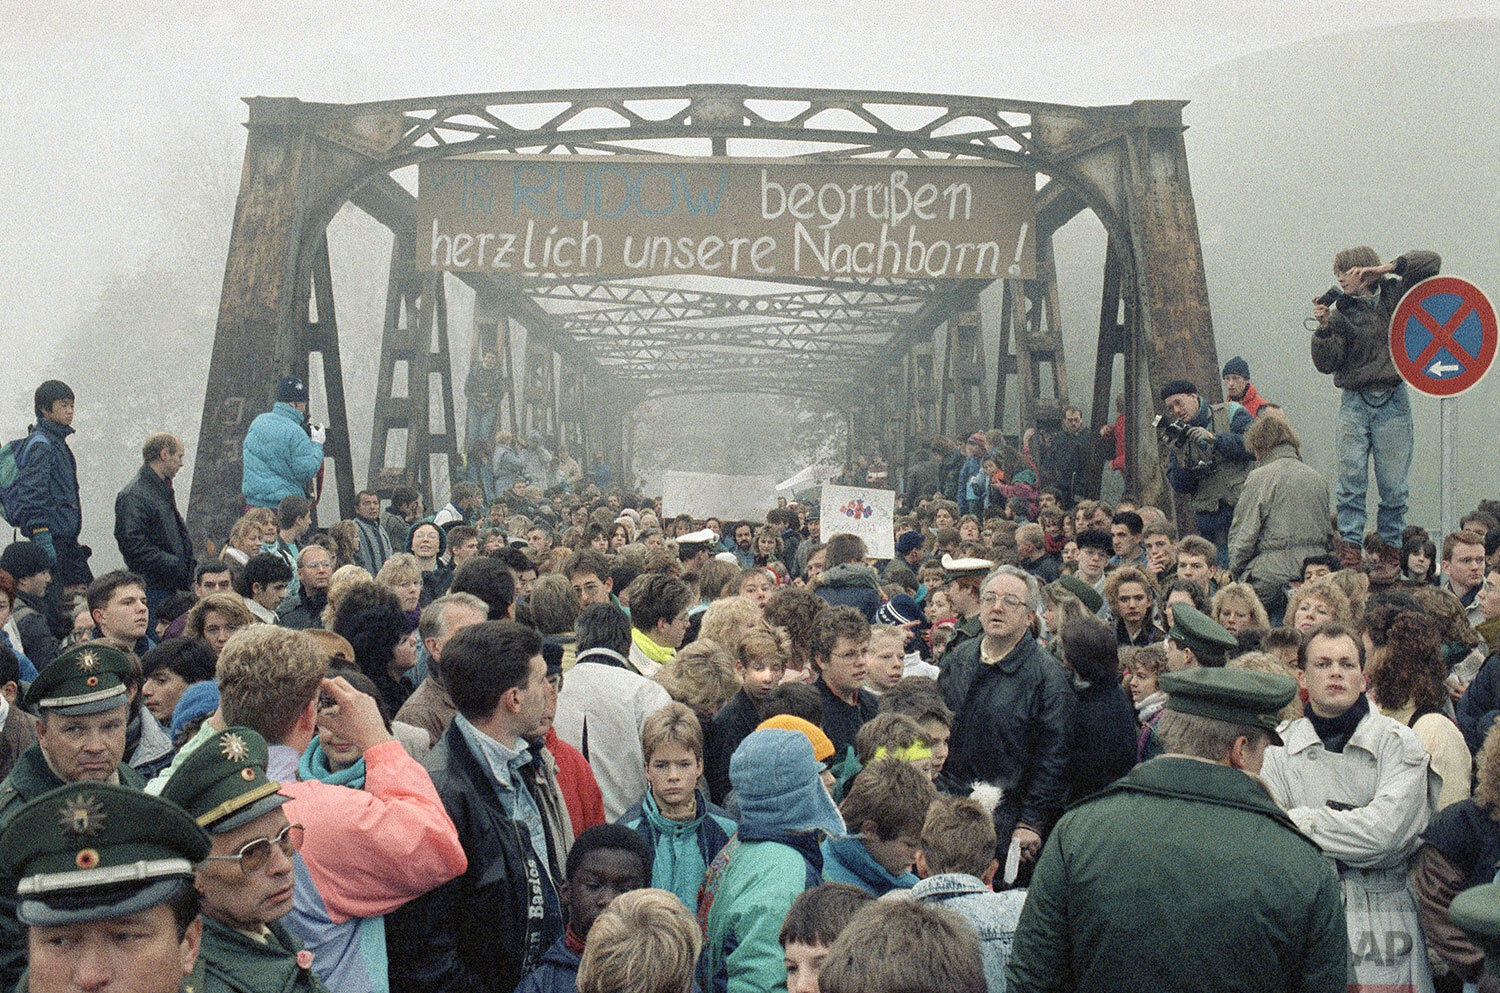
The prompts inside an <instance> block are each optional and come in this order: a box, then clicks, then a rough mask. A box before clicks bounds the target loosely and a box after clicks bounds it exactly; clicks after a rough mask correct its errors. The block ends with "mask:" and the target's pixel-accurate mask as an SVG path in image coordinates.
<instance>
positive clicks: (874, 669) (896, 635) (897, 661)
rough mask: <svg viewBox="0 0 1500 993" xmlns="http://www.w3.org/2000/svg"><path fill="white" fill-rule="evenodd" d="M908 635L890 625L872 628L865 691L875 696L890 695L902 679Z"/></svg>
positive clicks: (867, 651)
mask: <svg viewBox="0 0 1500 993" xmlns="http://www.w3.org/2000/svg"><path fill="white" fill-rule="evenodd" d="M905 646H906V634H905V632H903V631H902V630H901V629H900V628H898V627H892V626H891V625H889V624H876V625H873V626H872V627H871V628H870V644H869V647H868V648H866V649H865V689H867V690H869V691H870V692H871V693H874V694H877V695H879V694H883V693H888V692H890V690H891V687H893V686H895V685H896V683H897V682H899V681H900V679H901V673H902V669H903V668H904V667H905V663H906V652H905Z"/></svg>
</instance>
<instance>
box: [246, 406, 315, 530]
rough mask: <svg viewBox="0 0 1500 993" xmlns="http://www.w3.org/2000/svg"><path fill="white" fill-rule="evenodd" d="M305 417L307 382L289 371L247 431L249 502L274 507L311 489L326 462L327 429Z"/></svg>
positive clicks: (253, 505)
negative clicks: (308, 420)
mask: <svg viewBox="0 0 1500 993" xmlns="http://www.w3.org/2000/svg"><path fill="white" fill-rule="evenodd" d="M306 422H307V384H306V383H304V382H303V381H302V380H300V379H298V378H297V377H296V376H287V377H286V378H285V379H283V380H282V381H281V382H280V383H278V384H277V386H276V403H275V404H273V405H272V407H271V409H270V410H268V411H266V412H265V413H264V414H261V415H260V416H259V417H257V418H256V419H255V420H253V421H251V422H250V430H249V431H247V432H246V433H245V444H244V448H243V450H242V454H243V461H244V475H243V476H242V477H241V482H240V493H241V494H242V495H243V496H244V498H245V503H247V504H249V505H250V506H252V507H273V508H274V507H276V506H277V505H278V504H280V503H281V499H282V497H289V496H297V497H305V496H307V495H308V492H309V488H310V487H311V486H312V481H313V479H314V478H315V477H316V476H317V475H318V470H319V469H320V468H322V465H323V441H324V439H325V438H326V436H327V429H326V428H323V427H320V426H318V425H313V426H311V427H308V426H306Z"/></svg>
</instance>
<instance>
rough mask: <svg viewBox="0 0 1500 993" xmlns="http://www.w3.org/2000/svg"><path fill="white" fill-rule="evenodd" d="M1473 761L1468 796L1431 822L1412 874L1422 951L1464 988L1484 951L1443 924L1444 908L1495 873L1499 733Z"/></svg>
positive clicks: (1498, 860) (1499, 830)
mask: <svg viewBox="0 0 1500 993" xmlns="http://www.w3.org/2000/svg"><path fill="white" fill-rule="evenodd" d="M1478 760H1479V761H1478V770H1479V771H1478V774H1477V776H1476V777H1475V786H1474V795H1473V797H1472V798H1470V799H1467V800H1460V801H1459V802H1458V803H1455V804H1453V805H1452V806H1451V807H1445V808H1444V809H1443V810H1441V811H1439V812H1438V814H1437V815H1436V816H1435V817H1433V819H1432V823H1431V824H1429V825H1428V826H1427V832H1426V834H1424V835H1423V836H1422V840H1423V842H1424V844H1423V845H1422V848H1421V850H1420V851H1419V852H1418V853H1417V867H1416V870H1415V871H1414V872H1413V873H1412V886H1413V889H1414V890H1415V891H1416V895H1417V908H1418V910H1419V911H1420V913H1421V915H1422V931H1423V933H1424V934H1425V935H1426V936H1427V946H1428V947H1429V948H1431V949H1432V950H1433V951H1434V952H1436V953H1437V955H1438V957H1439V958H1441V959H1442V960H1443V962H1445V963H1446V964H1447V965H1448V967H1449V968H1450V969H1452V970H1453V971H1454V972H1456V973H1457V974H1458V975H1459V976H1461V977H1462V978H1463V979H1464V981H1465V982H1466V983H1474V982H1476V981H1477V980H1478V978H1479V974H1480V969H1481V966H1482V965H1483V964H1484V952H1483V951H1481V950H1480V948H1479V946H1478V945H1476V944H1475V943H1474V941H1473V939H1472V938H1470V937H1469V936H1468V935H1467V934H1465V933H1464V932H1463V931H1462V930H1460V929H1459V928H1458V927H1457V926H1456V925H1454V923H1453V921H1452V920H1451V919H1449V917H1448V907H1449V905H1450V904H1451V903H1452V902H1453V898H1454V897H1455V896H1457V895H1458V894H1459V893H1461V892H1463V891H1464V890H1466V889H1468V888H1469V887H1471V886H1480V885H1482V884H1484V883H1489V882H1493V881H1494V879H1495V875H1496V873H1497V871H1500V734H1497V733H1495V731H1494V730H1491V732H1490V734H1489V736H1488V737H1486V738H1485V739H1484V746H1483V747H1482V748H1480V750H1479V756H1478Z"/></svg>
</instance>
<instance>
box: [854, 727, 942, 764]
mask: <svg viewBox="0 0 1500 993" xmlns="http://www.w3.org/2000/svg"><path fill="white" fill-rule="evenodd" d="M854 754H855V757H857V758H858V759H859V765H860V768H864V767H866V766H868V765H870V764H871V763H874V762H880V761H882V760H884V759H894V760H896V761H897V762H910V763H912V764H913V765H915V766H916V767H917V768H919V769H921V770H922V771H923V772H924V773H926V774H927V778H928V779H932V778H933V774H932V742H931V741H929V740H928V738H927V733H926V732H925V731H923V730H922V726H921V725H920V724H918V723H917V722H916V721H914V720H912V719H911V718H910V717H908V716H906V715H905V714H896V713H892V712H890V711H886V712H884V713H880V714H876V715H875V718H874V719H873V720H871V721H870V722H869V723H868V724H866V725H865V726H864V727H862V728H860V729H859V734H857V735H855V736H854Z"/></svg>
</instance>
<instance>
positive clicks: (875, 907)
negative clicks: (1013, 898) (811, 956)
mask: <svg viewBox="0 0 1500 993" xmlns="http://www.w3.org/2000/svg"><path fill="white" fill-rule="evenodd" d="M985 988H986V987H985V978H984V963H983V960H982V959H981V958H980V954H979V942H978V941H977V940H976V939H975V937H974V934H973V932H972V931H970V930H969V928H968V927H967V926H966V925H965V924H964V922H963V919H962V918H960V917H959V916H958V915H957V914H954V913H953V912H951V911H948V910H942V909H939V908H937V907H932V906H928V905H927V904H925V903H917V902H916V901H913V900H876V901H874V902H873V903H870V904H867V905H866V906H865V908H864V909H863V910H861V911H860V912H859V913H857V914H855V915H854V920H852V921H850V922H849V926H848V927H846V928H844V931H843V933H842V934H840V935H839V936H838V938H837V940H835V941H834V943H833V945H832V947H830V948H829V949H828V954H827V955H826V956H825V957H824V959H823V968H822V969H821V970H820V971H819V973H818V990H819V991H820V993H955V991H958V990H963V991H964V993H977V991H979V990H983V989H985Z"/></svg>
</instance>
